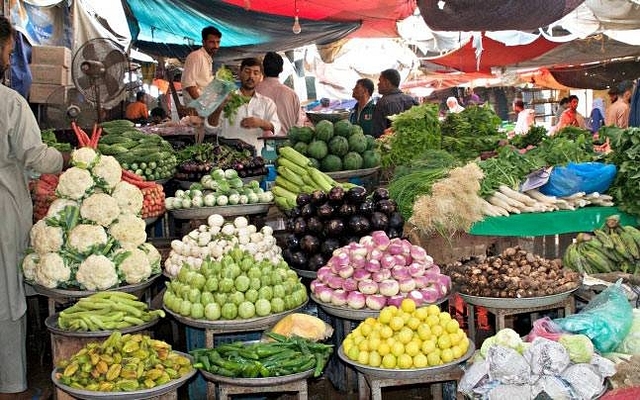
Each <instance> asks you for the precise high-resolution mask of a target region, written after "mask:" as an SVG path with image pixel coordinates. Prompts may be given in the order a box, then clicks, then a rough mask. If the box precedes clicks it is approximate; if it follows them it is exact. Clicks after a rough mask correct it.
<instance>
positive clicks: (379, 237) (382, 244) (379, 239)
mask: <svg viewBox="0 0 640 400" xmlns="http://www.w3.org/2000/svg"><path fill="white" fill-rule="evenodd" d="M371 238H372V239H373V243H375V245H376V248H377V249H379V250H382V251H385V250H386V249H387V247H389V243H391V239H389V236H387V233H386V232H385V231H374V232H372V233H371Z"/></svg>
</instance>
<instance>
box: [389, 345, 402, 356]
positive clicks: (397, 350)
mask: <svg viewBox="0 0 640 400" xmlns="http://www.w3.org/2000/svg"><path fill="white" fill-rule="evenodd" d="M391 354H393V355H394V356H396V357H398V356H399V355H400V354H404V345H403V344H402V343H400V342H395V343H394V344H392V345H391Z"/></svg>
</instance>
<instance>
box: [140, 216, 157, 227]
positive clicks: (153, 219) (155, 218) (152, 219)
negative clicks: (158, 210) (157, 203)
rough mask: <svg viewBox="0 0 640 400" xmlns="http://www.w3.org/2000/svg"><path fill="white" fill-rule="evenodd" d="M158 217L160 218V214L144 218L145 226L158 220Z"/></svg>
mask: <svg viewBox="0 0 640 400" xmlns="http://www.w3.org/2000/svg"><path fill="white" fill-rule="evenodd" d="M158 219H160V216H157V217H149V218H145V219H144V223H145V224H147V226H149V225H153V224H155V223H156V222H157V221H158Z"/></svg>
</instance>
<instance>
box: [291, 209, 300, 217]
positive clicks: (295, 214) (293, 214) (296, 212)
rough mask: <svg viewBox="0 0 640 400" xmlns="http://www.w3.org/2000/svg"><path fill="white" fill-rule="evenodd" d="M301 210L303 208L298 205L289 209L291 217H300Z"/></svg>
mask: <svg viewBox="0 0 640 400" xmlns="http://www.w3.org/2000/svg"><path fill="white" fill-rule="evenodd" d="M300 210H301V208H300V207H298V206H296V207H293V208H292V209H291V210H289V217H292V218H296V217H299V216H300Z"/></svg>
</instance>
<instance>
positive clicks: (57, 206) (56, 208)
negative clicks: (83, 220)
mask: <svg viewBox="0 0 640 400" xmlns="http://www.w3.org/2000/svg"><path fill="white" fill-rule="evenodd" d="M66 206H72V207H77V206H78V202H77V201H74V200H69V199H55V200H54V201H53V203H51V205H50V206H49V210H48V211H47V215H46V217H45V218H56V217H57V216H58V214H60V213H61V212H62V211H63V210H64V208H65V207H66Z"/></svg>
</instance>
